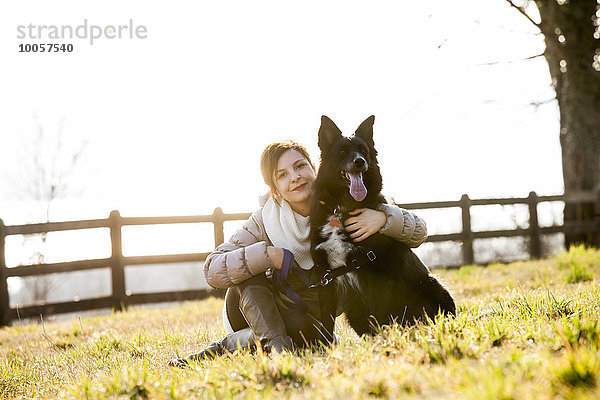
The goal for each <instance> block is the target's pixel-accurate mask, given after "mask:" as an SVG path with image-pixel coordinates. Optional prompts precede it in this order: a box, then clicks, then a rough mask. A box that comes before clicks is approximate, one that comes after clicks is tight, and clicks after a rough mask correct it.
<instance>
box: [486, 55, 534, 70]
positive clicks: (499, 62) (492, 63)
mask: <svg viewBox="0 0 600 400" xmlns="http://www.w3.org/2000/svg"><path fill="white" fill-rule="evenodd" d="M544 55H545V53H541V54H536V55H535V56H529V57H525V58H522V59H520V60H508V61H492V62H489V63H483V64H477V66H478V67H480V66H483V65H496V64H502V63H507V64H511V63H513V62H520V61H529V60H533V59H534V58H538V57H544Z"/></svg>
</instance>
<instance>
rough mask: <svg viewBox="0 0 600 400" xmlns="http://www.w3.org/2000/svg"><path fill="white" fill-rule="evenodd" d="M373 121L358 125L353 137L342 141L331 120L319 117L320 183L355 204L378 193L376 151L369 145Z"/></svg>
mask: <svg viewBox="0 0 600 400" xmlns="http://www.w3.org/2000/svg"><path fill="white" fill-rule="evenodd" d="M374 121H375V117H374V116H373V115H371V116H370V117H369V118H367V119H366V120H364V121H363V123H362V124H360V126H359V127H358V129H357V130H356V132H355V134H354V136H352V137H345V136H343V135H342V131H340V129H339V128H338V127H337V126H336V125H335V123H333V121H332V120H331V119H329V118H328V117H326V116H322V117H321V128H320V129H319V148H320V149H321V166H320V167H319V175H321V176H323V178H322V181H326V182H328V184H329V185H333V186H335V187H336V189H337V190H339V189H340V188H342V187H343V188H345V192H346V193H348V194H349V195H350V196H351V198H352V199H354V201H356V202H359V203H360V202H362V201H364V200H365V198H367V196H368V195H369V194H372V195H374V196H377V195H379V192H380V191H381V175H380V173H379V166H378V164H377V151H376V150H375V147H374V143H373V122H374Z"/></svg>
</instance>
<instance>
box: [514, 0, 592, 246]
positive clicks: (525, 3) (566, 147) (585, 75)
mask: <svg viewBox="0 0 600 400" xmlns="http://www.w3.org/2000/svg"><path fill="white" fill-rule="evenodd" d="M505 1H506V2H507V3H508V4H509V5H510V6H511V7H513V8H514V9H515V10H517V11H518V12H519V13H521V14H522V15H523V16H524V17H525V18H527V20H529V22H531V23H532V24H533V25H534V26H536V27H537V28H538V29H539V31H540V32H541V33H542V34H543V35H544V39H545V42H546V49H545V51H544V54H543V55H544V57H545V58H546V61H547V62H548V67H549V69H550V75H551V77H552V85H553V87H554V89H555V91H556V99H557V101H558V106H559V109H560V143H561V148H562V166H563V179H564V184H565V193H570V192H576V191H599V192H600V28H599V21H600V18H599V17H600V4H599V3H598V2H597V1H594V0H536V1H533V0H520V1H519V0H505ZM533 7H536V8H537V10H538V11H539V16H540V18H539V21H537V16H534V15H533V13H532V12H531V11H532V10H533ZM597 212H598V211H597V210H595V208H594V204H593V203H587V204H585V203H584V204H577V205H575V204H566V205H565V211H564V222H565V223H569V222H571V221H583V220H591V219H594V218H598V217H600V215H598V214H597ZM565 242H566V243H565V244H566V245H567V246H569V245H571V244H573V243H585V244H587V245H590V246H597V247H598V246H600V234H599V233H597V232H596V233H588V234H579V235H567V236H566V237H565Z"/></svg>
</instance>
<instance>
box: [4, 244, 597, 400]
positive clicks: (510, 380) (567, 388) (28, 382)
mask: <svg viewBox="0 0 600 400" xmlns="http://www.w3.org/2000/svg"><path fill="white" fill-rule="evenodd" d="M438 272H439V274H438V275H439V276H441V277H442V279H443V280H444V281H446V282H447V283H448V284H449V286H450V287H452V288H453V291H454V294H455V296H456V299H457V301H458V307H459V312H458V315H457V316H456V317H453V318H437V319H436V320H435V321H433V322H432V323H431V324H429V325H417V326H415V327H411V328H407V329H402V328H399V327H390V328H385V329H383V330H382V332H381V334H380V335H378V336H376V337H373V338H359V337H357V336H356V335H355V334H353V333H352V332H351V331H350V330H349V329H348V327H347V326H346V325H345V324H344V323H343V321H342V322H341V323H340V322H339V321H338V329H337V330H338V333H339V334H340V335H341V338H342V339H341V342H340V344H338V345H336V346H334V347H332V348H328V349H325V350H321V351H314V352H311V351H302V352H299V353H297V354H282V355H272V356H269V355H263V354H258V355H250V354H248V353H243V352H242V353H238V354H236V355H234V356H232V355H229V356H223V357H221V358H219V359H216V360H213V361H203V362H202V363H200V364H198V365H197V367H196V368H195V369H193V370H179V369H171V368H168V367H166V366H165V362H166V361H168V360H169V359H170V358H173V357H175V356H178V355H179V356H182V355H186V354H188V353H191V352H195V351H198V350H199V349H201V348H202V347H203V346H205V345H207V344H208V343H209V342H211V341H212V340H215V339H218V338H220V337H221V336H223V334H224V331H223V329H222V327H221V314H220V311H221V305H222V301H221V300H216V299H211V300H207V301H202V302H191V303H186V304H184V305H182V306H179V307H173V308H168V309H159V310H140V309H137V310H130V311H128V312H123V313H114V314H111V315H109V316H104V317H96V318H88V319H75V320H72V321H69V322H60V323H55V322H52V323H49V322H46V323H43V324H42V323H39V324H29V325H21V324H18V323H17V324H15V326H13V327H10V328H3V329H1V330H0V356H1V359H0V398H87V399H104V398H123V399H146V398H157V399H162V398H166V399H187V398H231V397H242V398H331V399H338V398H343V399H346V398H368V397H383V398H386V397H390V398H404V397H418V398H436V399H437V398H472V399H512V398H515V399H533V398H535V399H536V400H541V399H549V398H566V399H584V398H589V399H598V398H600V387H599V385H600V354H599V350H600V323H599V322H598V319H599V318H598V317H599V316H600V286H599V284H598V283H599V280H600V251H594V250H586V249H584V248H582V247H577V248H572V249H571V250H570V251H569V252H565V253H563V254H560V255H558V256H557V257H555V258H553V259H549V260H540V261H532V262H519V263H513V264H508V265H491V266H488V267H478V266H465V267H463V268H461V269H458V270H453V271H438Z"/></svg>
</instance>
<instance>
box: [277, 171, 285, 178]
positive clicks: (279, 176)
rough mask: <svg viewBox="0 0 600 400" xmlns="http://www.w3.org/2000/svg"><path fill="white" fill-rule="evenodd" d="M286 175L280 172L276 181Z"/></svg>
mask: <svg viewBox="0 0 600 400" xmlns="http://www.w3.org/2000/svg"><path fill="white" fill-rule="evenodd" d="M285 175H286V173H285V172H282V173H281V174H279V175H277V179H283V178H285Z"/></svg>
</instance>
